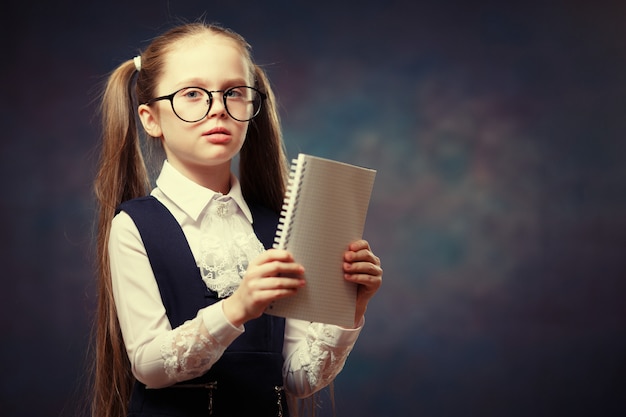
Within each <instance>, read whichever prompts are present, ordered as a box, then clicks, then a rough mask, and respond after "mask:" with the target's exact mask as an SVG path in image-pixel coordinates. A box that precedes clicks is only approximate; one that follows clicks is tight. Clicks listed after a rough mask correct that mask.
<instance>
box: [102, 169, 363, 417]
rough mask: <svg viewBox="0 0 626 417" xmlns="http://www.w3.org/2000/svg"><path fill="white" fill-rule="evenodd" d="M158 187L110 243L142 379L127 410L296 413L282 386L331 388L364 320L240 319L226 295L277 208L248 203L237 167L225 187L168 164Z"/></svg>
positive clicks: (123, 318) (120, 219) (299, 392)
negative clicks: (231, 317) (226, 305)
mask: <svg viewBox="0 0 626 417" xmlns="http://www.w3.org/2000/svg"><path fill="white" fill-rule="evenodd" d="M151 194H152V195H151V196H150V197H146V198H142V199H137V200H133V201H131V202H126V203H124V204H122V206H120V213H119V214H118V215H117V216H116V217H115V219H114V221H113V224H112V229H111V237H110V240H109V254H110V258H111V274H112V282H113V293H114V297H115V301H116V307H117V310H118V318H119V320H120V327H121V329H122V334H123V336H124V340H125V344H126V347H127V351H128V353H129V358H130V361H131V364H132V372H133V374H134V375H135V377H136V378H137V380H138V382H137V385H136V386H135V388H134V391H133V396H132V399H131V404H130V408H129V410H130V411H129V412H130V415H132V416H152V415H162V416H166V415H168V416H195V415H209V412H211V413H213V414H212V415H215V416H218V417H219V416H222V415H224V416H226V415H228V416H233V415H234V416H238V415H242V416H244V415H254V416H265V415H267V416H275V415H279V413H281V412H282V414H283V415H285V416H286V415H288V414H287V413H288V410H287V406H286V403H285V401H284V399H285V392H284V390H285V389H286V390H288V391H289V392H291V393H292V394H294V395H295V396H300V397H301V396H308V395H310V394H312V393H313V392H315V391H317V390H319V389H321V388H323V387H324V386H326V385H327V384H328V383H329V382H330V381H331V380H332V379H333V378H334V377H335V376H336V375H337V373H338V372H339V371H340V370H341V369H342V367H343V365H344V363H345V360H346V357H347V355H348V353H349V352H350V350H351V349H352V347H353V345H354V343H355V341H356V339H357V337H358V334H359V332H360V329H361V327H359V328H357V329H342V328H339V327H337V326H331V325H322V324H319V323H307V322H302V321H299V320H291V319H288V320H284V319H282V318H278V317H273V316H267V315H263V316H262V317H260V318H259V319H256V320H252V321H250V322H247V323H246V324H245V326H242V327H239V328H238V327H235V326H233V325H232V324H230V322H228V320H227V319H226V318H225V316H224V314H223V311H222V308H221V301H220V300H222V299H223V298H225V297H227V296H229V295H230V294H232V292H233V291H234V290H235V289H236V286H237V285H238V280H240V279H241V275H242V272H243V271H245V268H246V267H247V262H248V261H249V260H251V258H252V257H253V256H255V254H258V253H260V252H261V251H262V250H264V248H265V249H267V248H269V247H270V246H271V244H272V241H273V233H274V231H275V228H276V223H277V220H278V218H277V215H276V214H275V213H272V212H271V211H269V210H267V209H263V208H261V207H254V206H252V207H249V206H248V205H247V203H246V202H245V201H244V200H243V197H242V195H241V190H240V187H239V183H238V181H237V179H236V177H234V176H231V191H230V192H229V194H228V195H226V196H224V195H221V194H219V193H215V192H213V191H211V190H208V189H206V188H203V187H200V186H199V185H197V184H195V183H193V182H192V181H190V180H189V179H187V178H186V177H184V176H183V175H182V174H181V173H179V172H178V171H176V170H175V169H174V168H173V167H172V166H171V165H169V163H167V161H166V162H165V163H164V166H163V169H162V172H161V174H160V176H159V178H158V180H157V188H155V190H153V192H152V193H151ZM207 225H208V226H207ZM261 242H262V243H261Z"/></svg>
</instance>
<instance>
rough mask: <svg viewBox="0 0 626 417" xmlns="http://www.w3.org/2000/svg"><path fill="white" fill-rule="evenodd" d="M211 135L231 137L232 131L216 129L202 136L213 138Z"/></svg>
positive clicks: (221, 128)
mask: <svg viewBox="0 0 626 417" xmlns="http://www.w3.org/2000/svg"><path fill="white" fill-rule="evenodd" d="M211 135H229V136H230V131H229V130H228V129H226V128H223V127H214V128H213V129H211V130H209V131H208V132H204V133H203V134H202V136H211Z"/></svg>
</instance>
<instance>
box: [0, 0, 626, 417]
mask: <svg viewBox="0 0 626 417" xmlns="http://www.w3.org/2000/svg"><path fill="white" fill-rule="evenodd" d="M11 3H15V4H4V5H3V9H4V12H3V20H4V22H5V23H4V24H3V25H2V29H1V30H2V36H1V37H0V45H1V46H2V49H1V51H2V52H1V53H2V55H1V56H2V60H1V62H2V64H0V74H1V81H0V88H1V90H0V91H1V94H0V120H1V124H0V126H2V138H1V139H0V157H1V158H2V161H1V163H0V181H1V182H0V186H1V188H0V190H1V192H2V197H1V199H0V237H1V239H2V243H3V250H2V251H1V252H0V261H1V263H0V265H1V266H2V271H3V272H2V290H0V335H1V337H2V343H1V344H0V410H1V411H0V414H2V415H3V416H36V417H41V416H58V415H63V416H70V415H74V411H75V409H76V406H77V405H78V404H79V403H80V402H81V399H82V398H84V397H83V393H82V392H81V389H82V387H83V386H84V385H85V384H86V381H87V370H86V365H85V364H86V361H87V357H88V352H87V348H88V345H89V338H90V323H91V319H92V314H93V311H94V307H95V291H94V268H93V264H94V261H93V248H94V226H93V224H94V218H95V207H94V199H93V195H92V191H91V186H92V181H93V176H94V170H95V164H96V162H97V145H98V136H99V120H98V118H97V116H96V110H97V108H96V107H97V106H96V101H97V96H98V93H99V91H100V88H101V86H102V82H103V80H104V78H105V76H106V74H107V73H108V72H109V71H111V70H112V69H113V68H114V67H115V66H117V65H118V64H119V63H120V62H121V61H123V60H126V59H128V58H131V57H132V56H134V55H136V53H137V51H138V50H140V49H141V48H144V47H145V46H146V45H147V43H148V42H149V40H150V38H151V37H153V36H155V35H156V34H157V33H160V32H162V31H164V30H165V29H167V28H168V27H169V26H171V25H172V24H173V23H176V22H177V19H179V18H182V19H185V20H194V19H196V18H198V17H200V16H205V18H206V20H208V21H217V22H220V23H222V24H224V25H225V26H228V27H231V28H233V29H234V30H236V31H238V32H240V33H241V34H243V35H244V36H245V37H246V38H247V39H248V40H249V42H250V43H251V44H252V45H253V52H254V56H255V58H256V60H257V62H258V63H260V64H262V65H264V66H265V68H266V70H267V71H268V73H269V75H270V77H271V79H272V81H273V84H274V87H275V90H276V93H277V96H278V101H279V106H280V110H281V115H282V121H283V125H284V133H285V139H286V142H287V149H288V151H289V154H290V156H292V157H293V156H295V155H296V154H297V153H298V152H306V153H311V154H315V155H318V156H323V157H329V158H333V159H339V160H343V161H346V162H351V163H355V164H359V165H365V166H368V167H371V168H375V169H377V170H378V176H377V180H376V184H375V188H374V192H373V199H372V204H371V206H370V211H369V213H368V220H367V227H366V238H367V239H368V240H369V241H370V243H371V244H372V246H373V248H374V249H375V251H376V253H377V254H378V255H379V256H380V257H381V258H382V261H383V265H384V269H385V277H384V279H385V281H384V285H383V287H382V289H381V291H380V293H379V294H378V296H377V297H376V298H375V299H374V301H372V303H371V305H370V309H369V310H368V313H367V322H366V327H365V329H364V330H363V333H362V335H361V338H360V340H359V342H358V344H357V346H356V347H355V349H354V351H353V353H352V355H351V357H350V359H349V361H348V363H347V365H346V367H345V369H344V371H343V372H342V374H341V375H340V376H339V377H338V379H337V381H336V383H335V396H336V410H337V416H339V417H344V416H346V417H348V416H359V417H370V416H371V417H374V416H375V417H384V416H390V417H396V416H397V417H400V416H424V417H440V416H481V417H490V416H494V417H495V416H498V417H500V416H507V417H516V416H519V417H525V416H618V415H626V395H625V394H626V307H625V306H626V303H625V302H624V299H625V294H626V281H625V280H626V163H625V162H626V141H625V139H626V135H625V134H626V116H625V114H626V81H625V74H626V24H624V22H625V21H626V3H624V2H618V1H614V2H610V1H598V2H584V1H579V0H573V1H568V2H565V1H559V2H533V1H530V2H523V3H522V2H497V1H477V2H464V1H460V0H458V1H447V2H422V1H414V2H400V1H385V2H381V1H370V0H365V1H361V2H351V1H345V2H342V1H334V2H331V1H325V0H320V1H317V2H289V1H278V0H273V1H266V2H243V1H228V2H215V1H187V2H182V1H181V2H175V1H165V0H157V1H125V2H120V1H113V0H112V1H106V2H105V1H96V2H91V3H89V2H78V1H58V2H41V1H39V2H38V1H35V2H21V3H18V2H11ZM326 397H327V396H326ZM326 397H324V396H323V398H326ZM325 401H328V400H327V398H326V400H325Z"/></svg>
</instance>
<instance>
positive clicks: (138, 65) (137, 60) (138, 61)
mask: <svg viewBox="0 0 626 417" xmlns="http://www.w3.org/2000/svg"><path fill="white" fill-rule="evenodd" d="M133 61H134V62H135V69H136V70H137V71H138V72H139V71H141V55H137V56H136V57H134V58H133Z"/></svg>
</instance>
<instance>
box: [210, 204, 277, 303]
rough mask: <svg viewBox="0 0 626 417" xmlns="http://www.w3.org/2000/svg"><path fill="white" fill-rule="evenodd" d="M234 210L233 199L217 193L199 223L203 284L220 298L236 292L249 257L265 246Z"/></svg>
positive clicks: (251, 257) (255, 254)
mask: <svg viewBox="0 0 626 417" xmlns="http://www.w3.org/2000/svg"><path fill="white" fill-rule="evenodd" d="M237 212H238V206H237V205H236V203H235V201H234V200H232V199H231V198H230V197H226V196H221V197H218V198H217V199H215V200H213V201H211V205H210V206H209V210H208V213H207V216H206V218H205V219H204V220H203V225H202V230H203V237H202V239H200V258H199V260H198V266H199V268H200V273H201V275H202V280H203V281H204V283H205V284H206V286H207V287H208V288H210V289H211V290H213V291H215V292H216V293H217V294H218V296H219V297H220V298H225V297H228V296H229V295H231V294H232V293H233V292H235V290H236V289H237V288H238V287H239V284H240V283H241V279H242V278H243V276H244V274H245V272H246V269H247V268H248V264H249V261H250V260H251V259H253V258H255V257H256V256H258V255H259V254H261V253H262V252H263V251H264V250H265V248H264V247H263V245H262V244H261V242H259V240H258V239H257V237H256V235H255V234H254V232H253V231H252V230H251V228H250V225H249V224H245V223H244V221H243V220H242V218H241V217H239V216H237V215H235V214H236V213H237ZM246 230H250V231H249V232H245V231H246ZM233 231H234V232H233Z"/></svg>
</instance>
